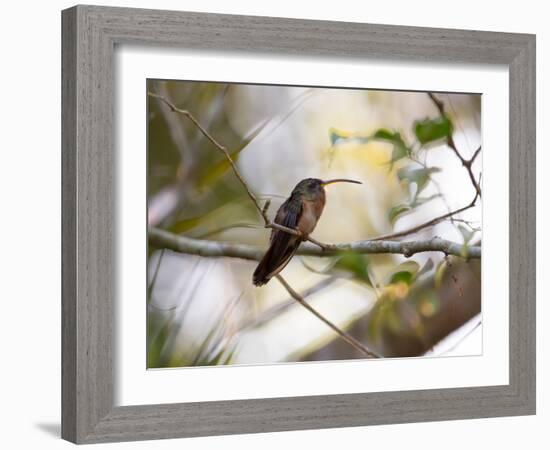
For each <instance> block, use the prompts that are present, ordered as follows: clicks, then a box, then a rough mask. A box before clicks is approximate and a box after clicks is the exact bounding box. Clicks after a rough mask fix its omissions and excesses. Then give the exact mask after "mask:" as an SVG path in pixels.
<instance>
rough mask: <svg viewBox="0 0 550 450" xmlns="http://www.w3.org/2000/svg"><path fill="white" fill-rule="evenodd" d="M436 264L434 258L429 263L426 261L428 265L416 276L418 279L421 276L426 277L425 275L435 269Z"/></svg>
mask: <svg viewBox="0 0 550 450" xmlns="http://www.w3.org/2000/svg"><path fill="white" fill-rule="evenodd" d="M434 266H435V264H434V262H433V260H432V258H429V259H428V261H426V264H424V265H423V266H422V269H420V270H419V271H418V273H417V274H416V277H417V278H418V277H419V276H421V275H424V274H425V273H428V272H429V271H430V270H432V269H433V268H434Z"/></svg>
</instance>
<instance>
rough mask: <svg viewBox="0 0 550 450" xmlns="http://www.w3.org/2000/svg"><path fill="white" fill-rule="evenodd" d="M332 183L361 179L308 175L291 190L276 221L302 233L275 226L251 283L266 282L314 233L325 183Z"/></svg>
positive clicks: (323, 197)
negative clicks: (324, 178)
mask: <svg viewBox="0 0 550 450" xmlns="http://www.w3.org/2000/svg"><path fill="white" fill-rule="evenodd" d="M332 183H356V184H361V182H360V181H355V180H349V179H347V178H336V179H333V180H327V181H323V180H320V179H318V178H306V179H304V180H302V181H300V182H299V183H298V184H297V185H296V187H295V188H294V189H293V190H292V193H291V194H290V197H288V198H287V199H286V200H285V202H284V203H283V204H282V205H281V207H280V208H279V209H278V210H277V214H276V215H275V220H274V222H275V223H276V224H279V225H282V226H285V227H287V228H292V229H296V230H298V231H300V232H301V236H297V235H295V234H291V233H287V232H286V231H282V230H277V229H273V230H272V231H271V238H270V240H269V248H268V250H267V252H266V253H265V255H264V256H263V258H262V260H261V261H260V263H259V264H258V267H256V270H255V271H254V275H253V277H252V282H253V283H254V284H255V285H256V286H262V285H263V284H266V283H267V282H268V281H269V280H270V279H271V278H272V277H274V276H275V275H277V274H278V273H279V272H280V271H281V270H283V269H284V268H285V266H286V265H287V264H288V262H289V261H290V259H291V258H292V256H293V255H294V253H296V250H298V247H299V246H300V244H301V243H302V242H303V241H304V240H305V239H307V236H308V235H309V234H310V233H311V232H313V230H314V229H315V226H316V225H317V222H318V220H319V218H320V217H321V214H322V213H323V208H324V207H325V202H326V194H325V186H328V185H329V184H332Z"/></svg>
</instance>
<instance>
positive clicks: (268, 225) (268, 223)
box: [148, 92, 331, 249]
mask: <svg viewBox="0 0 550 450" xmlns="http://www.w3.org/2000/svg"><path fill="white" fill-rule="evenodd" d="M148 94H149V96H151V97H154V98H156V99H159V100H160V101H162V102H164V103H165V104H166V105H168V107H169V108H170V109H171V110H172V111H174V112H177V113H179V114H182V115H184V116H185V117H187V118H188V119H189V120H190V121H191V122H193V124H194V125H195V126H196V127H197V128H198V129H199V131H200V132H201V133H202V134H203V135H204V136H205V137H206V138H207V139H208V140H209V141H210V142H211V143H212V144H214V146H216V148H218V150H220V151H221V152H222V153H223V154H224V155H225V157H226V158H227V161H228V162H229V164H231V168H232V169H233V172H234V173H235V175H236V176H237V178H238V180H239V181H240V183H241V184H242V186H243V187H244V189H245V191H246V193H247V194H248V197H250V200H252V203H254V206H255V207H256V209H257V210H258V212H259V213H260V215H261V216H262V218H263V220H264V223H265V227H266V228H272V229H276V230H279V231H284V232H286V233H290V234H293V235H295V236H300V237H301V238H302V239H304V240H308V241H311V242H313V243H314V244H316V245H318V246H320V247H321V248H327V249H328V248H330V247H331V245H330V244H322V243H321V242H319V241H316V240H314V239H313V238H311V237H309V236H304V235H303V234H302V233H301V232H300V231H299V230H297V229H292V228H288V227H285V226H283V225H279V224H278V223H275V222H272V221H271V220H269V217H268V216H267V211H265V210H264V208H262V207H261V206H260V203H259V202H258V199H257V198H256V196H255V195H254V193H253V192H252V191H251V189H250V188H249V187H248V183H247V182H246V181H245V180H244V178H243V176H242V175H241V173H240V172H239V169H238V168H237V165H236V164H235V161H233V158H231V155H230V154H229V151H228V150H227V147H225V146H224V145H222V144H220V143H219V142H218V141H217V140H216V139H215V138H214V137H213V136H212V135H211V134H210V133H209V132H208V131H207V130H206V129H205V128H204V127H203V126H202V125H201V124H200V123H199V121H198V120H197V119H196V118H195V116H193V114H191V112H189V111H188V110H186V109H180V108H178V107H177V106H175V105H174V104H173V103H172V102H170V101H169V100H167V99H166V98H165V97H163V96H162V95H159V94H155V93H154V92H149V93H148Z"/></svg>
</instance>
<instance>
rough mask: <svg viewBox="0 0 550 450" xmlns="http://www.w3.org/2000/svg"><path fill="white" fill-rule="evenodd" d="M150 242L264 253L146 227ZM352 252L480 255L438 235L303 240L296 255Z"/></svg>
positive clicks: (201, 250) (244, 254) (251, 256)
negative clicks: (330, 241)
mask: <svg viewBox="0 0 550 450" xmlns="http://www.w3.org/2000/svg"><path fill="white" fill-rule="evenodd" d="M149 243H150V244H151V245H154V246H155V247H159V248H167V249H170V250H173V251H175V252H179V253H187V254H190V255H199V256H205V257H229V258H240V259H247V260H251V261H259V260H260V259H261V257H262V255H263V253H264V251H263V250H262V249H259V248H257V247H254V246H252V245H247V244H237V243H233V242H221V241H210V240H203V239H193V238H190V237H187V236H180V235H177V234H174V233H170V232H169V231H165V230H161V229H160V228H153V227H151V228H149ZM346 251H352V252H355V253H361V254H379V253H393V254H400V255H404V256H406V257H410V256H412V255H414V254H415V253H422V252H442V253H445V254H446V255H455V256H462V257H466V258H481V247H479V246H464V245H461V244H457V243H455V242H451V241H448V240H446V239H442V238H439V237H434V238H432V239H427V240H421V241H404V242H399V241H382V240H377V241H355V242H351V243H347V244H333V245H331V246H330V247H328V248H321V247H319V246H318V245H315V244H311V243H309V242H304V243H303V244H302V245H301V246H300V248H299V249H298V252H297V254H298V255H306V256H334V255H338V254H340V253H343V252H346Z"/></svg>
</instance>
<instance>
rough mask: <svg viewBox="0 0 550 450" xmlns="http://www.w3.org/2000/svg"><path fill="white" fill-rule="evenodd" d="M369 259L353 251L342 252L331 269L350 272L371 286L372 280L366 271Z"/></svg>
mask: <svg viewBox="0 0 550 450" xmlns="http://www.w3.org/2000/svg"><path fill="white" fill-rule="evenodd" d="M368 265H369V259H368V257H367V256H366V255H360V254H358V253H354V252H348V253H344V254H343V255H342V256H340V258H338V260H337V262H336V264H335V265H334V267H333V269H336V270H342V271H345V272H350V273H352V274H353V276H354V277H355V278H356V279H358V280H360V281H362V282H364V283H366V284H368V285H369V286H372V282H371V279H370V276H369V271H368Z"/></svg>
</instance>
